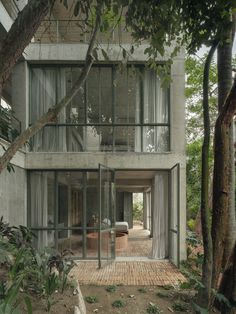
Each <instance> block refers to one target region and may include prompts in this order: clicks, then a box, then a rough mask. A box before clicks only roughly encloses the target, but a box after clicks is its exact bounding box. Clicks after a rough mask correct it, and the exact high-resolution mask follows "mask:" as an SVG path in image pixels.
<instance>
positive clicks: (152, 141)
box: [143, 70, 168, 152]
mask: <svg viewBox="0 0 236 314" xmlns="http://www.w3.org/2000/svg"><path fill="white" fill-rule="evenodd" d="M143 106H144V108H143V122H144V123H146V124H148V123H168V98H167V90H166V89H163V88H162V87H161V80H160V78H159V77H158V76H157V74H156V73H155V72H154V71H150V70H146V71H145V72H144V79H143ZM167 150H168V128H166V127H155V126H147V127H143V151H144V152H156V151H160V152H163V151H167Z"/></svg>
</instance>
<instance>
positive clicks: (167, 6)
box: [0, 0, 236, 295]
mask: <svg viewBox="0 0 236 314" xmlns="http://www.w3.org/2000/svg"><path fill="white" fill-rule="evenodd" d="M32 1H33V0H32ZM34 1H36V0H34ZM45 1H46V0H45ZM64 2H65V3H67V1H64ZM80 2H82V0H81V1H77V3H80ZM83 2H84V4H87V5H90V4H91V3H90V1H85V0H84V1H83ZM98 4H100V5H104V6H105V7H106V8H108V9H111V8H112V9H113V11H114V12H115V13H116V15H119V14H118V12H119V10H120V8H122V7H124V6H126V15H125V19H126V23H127V27H128V28H129V29H130V30H131V32H132V35H133V37H134V39H135V40H136V42H140V41H142V40H148V41H149V42H150V46H149V47H148V48H147V49H146V51H145V52H146V53H147V55H148V56H149V61H148V63H149V66H150V67H151V68H153V69H156V70H157V71H159V73H160V74H162V75H163V79H164V80H165V79H166V78H167V76H165V74H166V73H168V72H169V66H170V64H171V60H172V58H173V56H174V55H176V53H177V51H178V50H179V49H180V48H181V46H182V45H183V44H185V45H186V48H187V51H188V52H189V53H193V52H195V51H196V50H197V49H198V48H199V47H200V46H201V45H202V44H207V45H208V46H212V44H213V43H215V42H221V41H223V40H225V30H229V31H230V32H231V31H232V22H231V16H232V11H233V9H235V3H234V1H233V0H227V1H220V0H214V1H212V0H206V1H204V2H199V1H197V0H181V1H173V0H160V1H158V2H157V1H155V0H147V1H134V0H133V1H128V0H120V1H119V0H117V1H113V2H112V4H111V3H110V1H108V0H104V1H102V0H101V1H98ZM98 7H99V6H98ZM98 12H99V13H100V14H97V19H96V21H97V23H98V25H99V23H100V21H99V17H98V15H99V16H101V17H102V16H103V13H104V12H103V11H97V13H98ZM101 20H102V18H101ZM97 23H96V24H97ZM104 24H105V23H104ZM93 34H96V27H95V28H94V32H93ZM92 38H93V36H92ZM173 41H175V45H173ZM226 42H227V41H226ZM226 42H225V43H226ZM225 43H224V44H225ZM90 44H92V41H91V43H90ZM92 47H93V45H90V48H91V49H90V50H89V51H88V54H87V58H86V65H87V69H86V66H85V68H84V70H83V76H82V77H81V78H80V79H79V80H78V81H77V83H76V86H75V88H74V90H72V91H71V92H70V93H69V95H67V96H66V97H65V99H64V100H62V101H61V102H60V103H59V104H58V105H56V106H54V107H53V108H52V109H51V110H49V111H48V113H46V114H45V115H44V116H43V117H41V118H40V119H39V120H38V122H36V124H35V125H34V126H32V127H31V128H29V129H28V130H26V131H25V133H23V136H21V137H19V138H18V139H17V140H16V141H15V142H14V143H13V144H12V145H11V146H10V147H9V149H8V150H7V152H6V153H5V154H4V156H3V157H2V158H1V159H0V171H1V170H2V169H3V168H4V167H5V166H6V164H7V163H8V162H9V161H10V159H11V157H12V156H13V155H14V153H15V152H16V151H17V149H18V148H19V147H20V146H21V145H23V144H24V143H25V142H26V141H27V140H28V139H29V138H30V136H32V135H33V134H35V133H36V132H37V131H38V130H40V129H41V128H42V127H43V126H44V125H45V123H47V122H49V121H52V120H53V119H55V117H56V115H57V114H58V112H59V110H60V109H61V108H62V107H63V106H66V104H67V103H69V101H70V100H71V97H73V95H74V94H75V93H76V92H77V91H78V89H79V87H80V86H81V85H80V84H81V83H82V82H83V80H85V79H86V75H87V73H88V71H89V69H90V67H91V64H92V56H91V54H92ZM167 47H168V48H169V51H168V52H169V59H168V60H167V61H168V62H166V63H165V65H164V66H163V65H157V64H156V59H157V57H158V56H159V55H161V56H164V54H165V52H166V48H167ZM8 48H9V46H8ZM4 64H5V63H4ZM5 68H6V65H5ZM0 74H1V73H0ZM167 81H168V80H167ZM0 82H1V80H0ZM2 82H3V83H4V80H3V79H2ZM235 89H236V87H235V85H234V86H233V89H232V91H231V93H230V96H229V97H228V98H227V100H226V101H225V105H224V106H223V107H222V109H221V111H220V115H219V117H218V119H217V124H216V129H215V130H216V136H215V154H214V156H215V168H214V169H215V170H214V183H213V185H214V193H213V217H214V219H213V224H212V226H213V229H212V240H213V257H214V258H213V270H214V271H213V272H212V275H213V287H214V286H215V285H216V282H217V278H218V275H219V269H220V267H221V265H222V254H221V252H219V250H218V248H219V244H223V243H224V241H225V237H226V225H227V224H226V219H227V215H225V213H226V214H227V213H228V197H227V196H226V194H227V193H228V187H229V182H228V180H227V178H228V174H229V172H228V161H229V141H228V130H229V126H230V120H229V119H232V116H233V115H234V114H235V106H234V105H235V103H234V97H235ZM216 149H217V150H216ZM216 152H217V153H216ZM206 159H207V158H206ZM225 169H226V170H227V171H224V170H225ZM226 177H227V178H226ZM204 185H205V184H204ZM225 187H226V188H227V189H226V190H225ZM218 196H219V197H218ZM203 213H204V214H206V212H205V210H204V209H203ZM204 221H205V222H206V224H208V225H206V226H205V227H206V230H207V231H208V232H209V221H208V218H207V219H205V220H204ZM204 221H203V222H204ZM219 227H220V229H222V232H220V233H219V234H217V230H219ZM217 228H218V229H217ZM207 237H209V233H207ZM205 243H207V240H206V241H205ZM204 249H205V254H211V252H208V250H211V249H210V248H209V247H208V246H207V245H206V244H205V247H204ZM208 272H209V276H211V270H210V269H208ZM204 276H207V274H205V275H204ZM207 285H208V286H207V290H208V291H207V295H209V294H210V291H209V289H210V285H209V284H207Z"/></svg>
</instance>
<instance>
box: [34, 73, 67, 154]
mask: <svg viewBox="0 0 236 314" xmlns="http://www.w3.org/2000/svg"><path fill="white" fill-rule="evenodd" d="M65 93H66V86H65V70H64V69H48V68H41V69H40V68H33V69H32V71H31V97H30V123H31V124H32V123H34V122H35V121H36V120H37V119H38V118H39V117H41V116H42V115H43V114H44V113H46V112H47V111H48V109H49V108H50V107H52V106H54V105H55V104H56V103H58V102H59V101H60V100H61V99H62V98H63V97H64V96H65ZM58 122H59V123H63V122H65V110H62V112H61V113H60V114H59V116H58ZM32 150H33V151H36V152H37V151H49V152H50V151H51V152H53V151H54V152H55V151H66V129H65V127H58V126H50V127H44V128H43V130H41V131H40V132H38V133H37V134H36V135H35V136H34V138H33V147H32Z"/></svg>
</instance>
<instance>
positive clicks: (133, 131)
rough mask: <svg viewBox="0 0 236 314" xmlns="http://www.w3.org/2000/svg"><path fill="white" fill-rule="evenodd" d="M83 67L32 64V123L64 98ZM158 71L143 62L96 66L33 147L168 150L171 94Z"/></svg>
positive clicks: (53, 148) (47, 149)
mask: <svg viewBox="0 0 236 314" xmlns="http://www.w3.org/2000/svg"><path fill="white" fill-rule="evenodd" d="M80 73H81V67H66V66H60V67H56V66H55V67H49V66H44V67H36V66H34V67H32V70H31V87H30V123H33V122H35V121H36V119H37V118H39V117H40V116H41V115H42V114H43V113H44V112H46V111H47V110H48V109H49V108H50V107H51V106H52V105H53V104H55V103H57V102H58V101H60V100H61V99H62V98H63V97H64V96H65V95H66V94H67V92H68V91H69V90H70V88H71V87H72V86H73V85H74V83H75V82H76V80H77V79H78V77H79V75H80ZM168 94H169V93H168V89H163V88H162V87H161V81H160V79H159V77H158V76H157V75H156V73H154V72H153V71H151V70H148V69H146V68H144V67H143V66H141V65H132V66H127V68H123V69H122V70H121V69H120V68H119V66H117V65H114V64H113V65H101V66H93V68H92V69H91V71H90V73H89V75H88V78H87V80H86V82H85V84H84V86H83V88H81V89H80V91H79V92H78V93H77V95H76V96H75V97H74V98H73V100H72V101H71V102H70V104H69V105H68V106H67V107H66V108H65V109H63V110H62V112H61V113H60V115H59V117H58V121H57V122H56V123H51V124H48V125H46V126H45V127H44V129H43V130H41V131H40V132H39V133H38V134H36V135H35V136H34V138H33V139H32V142H31V148H32V150H33V151H54V152H57V151H58V152H61V151H62V152H63V151H64V152H79V151H124V152H127V151H133V152H147V153H153V152H165V151H169V150H170V147H169V130H170V124H169V97H168Z"/></svg>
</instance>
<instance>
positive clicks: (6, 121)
mask: <svg viewBox="0 0 236 314" xmlns="http://www.w3.org/2000/svg"><path fill="white" fill-rule="evenodd" d="M20 133H21V122H20V121H19V120H18V119H17V118H16V117H14V116H13V115H12V114H11V113H10V112H8V111H7V110H5V109H4V108H0V138H3V139H4V140H6V141H8V142H13V141H14V139H15V138H16V137H17V136H18V135H19V134H20Z"/></svg>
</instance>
